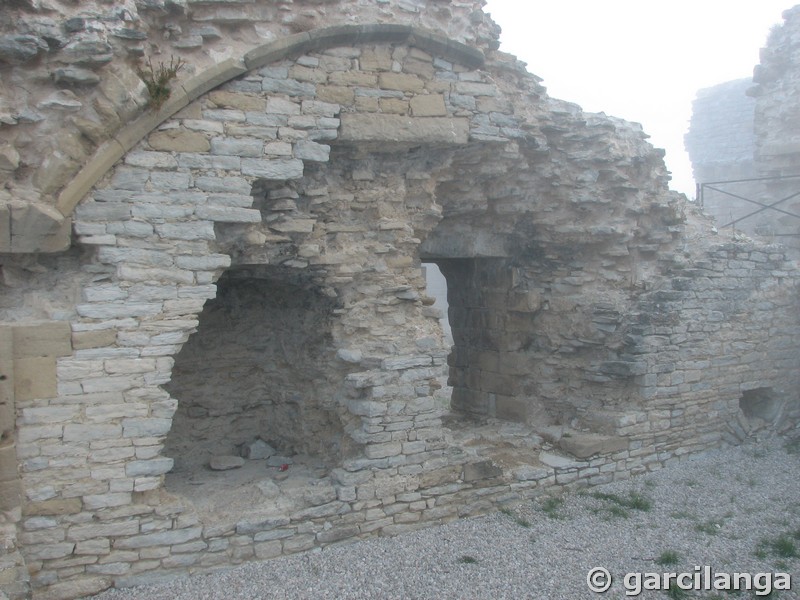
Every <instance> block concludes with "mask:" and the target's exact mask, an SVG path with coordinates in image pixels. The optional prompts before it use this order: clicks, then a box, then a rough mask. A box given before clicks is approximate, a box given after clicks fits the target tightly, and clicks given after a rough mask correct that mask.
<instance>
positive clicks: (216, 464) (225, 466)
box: [208, 456, 244, 471]
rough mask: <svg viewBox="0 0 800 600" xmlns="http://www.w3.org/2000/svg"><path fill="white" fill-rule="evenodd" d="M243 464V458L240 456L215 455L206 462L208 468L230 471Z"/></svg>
mask: <svg viewBox="0 0 800 600" xmlns="http://www.w3.org/2000/svg"><path fill="white" fill-rule="evenodd" d="M243 466H244V459H243V458H242V457H241V456H215V457H214V458H212V459H211V460H210V461H209V463H208V468H209V469H211V470H212V471H230V470H231V469H240V468H242V467H243Z"/></svg>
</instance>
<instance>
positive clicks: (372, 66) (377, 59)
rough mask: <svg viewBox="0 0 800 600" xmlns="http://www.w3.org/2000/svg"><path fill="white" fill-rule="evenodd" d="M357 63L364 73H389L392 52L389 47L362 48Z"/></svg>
mask: <svg viewBox="0 0 800 600" xmlns="http://www.w3.org/2000/svg"><path fill="white" fill-rule="evenodd" d="M358 62H359V66H360V67H361V69H362V70H364V71H391V69H392V64H393V62H394V61H393V60H392V50H391V48H389V46H374V47H371V48H364V49H363V50H362V51H361V56H360V58H359V60H358Z"/></svg>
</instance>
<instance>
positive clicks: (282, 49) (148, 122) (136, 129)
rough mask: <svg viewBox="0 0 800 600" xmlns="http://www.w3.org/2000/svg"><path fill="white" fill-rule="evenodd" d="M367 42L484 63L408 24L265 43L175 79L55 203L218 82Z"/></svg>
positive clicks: (340, 28)
mask: <svg viewBox="0 0 800 600" xmlns="http://www.w3.org/2000/svg"><path fill="white" fill-rule="evenodd" d="M368 42H385V43H394V42H408V43H409V44H410V45H412V46H416V47H419V48H420V49H423V50H427V51H430V52H432V53H434V54H436V55H438V56H441V57H442V58H444V59H447V60H452V61H454V62H456V63H459V64H463V65H465V66H467V67H470V68H474V67H478V66H480V65H482V64H483V62H484V55H483V53H482V52H481V51H480V50H478V49H476V48H472V47H470V46H467V45H465V44H462V43H460V42H457V41H455V40H449V39H447V38H446V37H444V36H441V35H438V34H436V33H433V32H429V31H424V30H422V29H419V28H417V27H412V26H409V25H394V24H380V23H375V24H366V25H336V26H332V27H326V28H322V29H317V30H313V31H310V32H304V33H299V34H295V35H290V36H287V37H284V38H280V39H278V40H275V41H272V42H268V43H266V44H263V45H262V46H259V47H257V48H253V49H252V50H250V51H249V52H247V53H246V54H245V55H244V56H243V57H242V58H240V59H227V60H225V61H223V62H221V63H219V64H217V65H215V66H214V67H212V68H211V69H207V70H206V71H204V72H203V73H201V74H199V75H196V76H194V77H191V78H189V79H187V80H185V81H182V82H180V84H179V85H180V89H179V90H173V92H172V94H171V96H170V98H169V100H168V101H167V102H166V103H165V104H164V105H163V106H162V107H161V108H160V109H159V110H158V111H157V112H154V113H148V114H145V115H143V116H141V117H139V118H138V119H137V120H136V121H135V122H133V123H131V124H129V125H127V126H125V127H123V128H122V129H121V130H120V131H119V132H117V133H116V134H115V135H114V136H113V138H112V139H111V140H109V141H108V142H106V143H105V144H104V145H103V146H101V147H100V148H99V149H98V150H97V151H96V152H95V154H94V156H93V157H92V158H91V159H90V161H89V162H88V163H87V165H86V166H85V167H84V168H83V169H81V171H80V172H79V173H78V174H77V175H76V176H75V177H74V178H73V180H72V181H71V182H70V183H69V184H67V186H66V187H65V188H64V189H63V190H62V191H61V192H60V194H59V196H58V200H57V202H56V207H57V208H58V210H59V211H60V212H61V214H62V215H63V216H64V217H69V216H70V215H71V214H72V211H73V210H74V209H75V207H76V206H77V205H78V203H79V202H80V201H81V200H82V199H83V198H84V197H85V196H86V194H87V193H88V192H89V190H90V189H91V188H92V186H93V185H94V184H95V183H97V182H98V181H99V180H100V179H101V178H102V177H103V175H105V174H106V173H107V172H108V170H109V169H110V168H111V166H113V165H114V163H115V162H116V161H117V160H119V159H120V158H121V157H122V156H123V154H124V153H125V152H127V151H128V150H130V149H131V148H132V147H133V146H134V145H136V143H137V142H139V141H140V140H141V139H142V138H143V137H144V136H146V135H147V134H148V133H150V132H151V131H153V129H155V128H156V127H158V126H159V125H160V124H161V123H163V122H164V121H165V120H166V119H168V118H169V117H171V116H172V115H174V114H175V113H176V112H178V111H179V110H181V109H182V108H184V107H185V106H186V105H187V104H189V102H191V101H192V100H195V99H196V98H199V97H200V96H202V95H203V94H204V93H206V92H208V91H210V90H212V89H214V88H215V87H218V86H219V85H221V84H222V83H224V82H226V81H229V80H231V79H233V78H234V77H237V76H239V75H241V74H243V73H246V72H247V71H250V70H254V69H258V68H260V67H263V66H264V65H267V64H269V63H272V62H275V61H278V60H281V59H282V58H285V57H288V56H292V55H296V54H300V53H302V52H305V51H308V50H320V49H324V48H331V47H334V46H339V45H347V44H360V43H368ZM59 225H60V224H59ZM59 249H62V248H59Z"/></svg>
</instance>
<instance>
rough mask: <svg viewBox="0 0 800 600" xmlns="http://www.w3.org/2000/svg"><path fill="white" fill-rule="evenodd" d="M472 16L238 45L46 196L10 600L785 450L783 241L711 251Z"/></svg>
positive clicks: (9, 386)
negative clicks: (437, 300)
mask: <svg viewBox="0 0 800 600" xmlns="http://www.w3.org/2000/svg"><path fill="white" fill-rule="evenodd" d="M175 4H176V5H177V3H175ZM210 5H213V3H202V4H200V3H198V4H195V3H191V2H190V3H189V4H188V7H189V8H191V11H189V12H187V13H186V15H188V18H189V19H190V20H191V19H192V18H197V15H199V14H206V13H205V12H203V11H205V10H210V8H209V6H210ZM170 6H172V5H170ZM314 6H317V7H318V9H319V10H322V8H321V7H323V6H326V5H325V4H322V5H314ZM349 6H350V5H349V4H345V3H342V7H343V11H344V13H345V14H346V13H347V10H349V8H348V7H349ZM444 6H445V4H444V3H437V2H430V3H414V4H411V3H405V2H400V3H398V4H397V5H394V4H392V3H389V4H387V5H386V6H385V10H386V11H394V12H392V14H391V15H390V16H391V18H392V19H393V18H395V17H396V16H397V15H398V14H400V15H402V14H408V15H411V17H410V18H413V19H414V20H415V23H418V24H422V25H425V26H427V27H431V26H433V25H434V23H435V19H436V18H438V17H439V16H440V12H441V10H443V7H444ZM449 6H452V7H453V11H457V10H462V9H466V8H469V7H471V4H470V5H469V6H467V5H466V4H464V5H463V6H462V5H461V4H459V3H452V4H451V5H449ZM256 7H261V5H260V4H253V5H252V6H251V5H249V4H248V5H247V6H246V7H244V8H242V7H238V6H237V8H235V9H230V8H225V9H224V10H223V9H222V8H219V7H217V8H216V9H215V10H217V11H221V12H220V13H219V14H229V13H228V12H226V11H228V10H236V11H242V10H247V11H250V10H256ZM473 8H474V7H473ZM412 9H413V10H412ZM169 10H173V9H171V8H169V7H167V6H165V7H164V11H166V12H165V13H164V14H169V15H172V16H171V17H170V18H173V19H176V20H180V19H182V18H187V17H186V16H184V17H181V16H180V15H179V13H175V12H169ZM258 10H261V8H258ZM264 10H267V9H266V8H265V9H264ZM269 10H272V8H270V9H269ZM353 10H355V9H353ZM192 11H199V12H192ZM295 11H296V8H295V9H292V11H291V13H292V14H296V12H295ZM287 12H288V11H287ZM270 14H272V13H270ZM472 14H473V15H475V14H476V13H472ZM481 15H482V13H481V14H477V16H474V17H473V18H472V21H469V20H466V21H463V23H469V22H474V24H475V30H474V31H477V32H478V33H469V34H466V33H464V34H463V35H462V34H454V33H452V32H448V33H449V35H450V36H451V37H450V38H445V37H441V36H440V35H439V34H435V33H432V32H431V31H429V30H428V29H425V28H423V27H417V26H415V27H411V26H410V25H400V24H397V23H392V24H381V23H372V24H367V25H351V26H346V27H329V28H315V29H312V30H311V31H310V32H309V33H305V34H296V35H294V36H288V37H287V36H280V37H277V38H276V39H275V40H274V41H272V42H269V43H266V44H262V45H255V44H253V45H249V46H248V43H247V38H246V36H244V37H245V41H244V42H241V45H242V46H243V47H244V48H246V49H247V52H246V53H243V56H242V57H232V58H230V59H228V61H227V62H225V63H224V64H222V65H221V66H218V67H214V68H212V69H211V70H210V71H209V72H208V73H199V74H198V75H197V76H195V77H193V78H187V79H184V80H183V82H182V84H181V87H180V89H179V90H177V93H176V94H175V95H174V96H173V97H172V99H171V100H170V102H169V103H168V104H167V105H165V106H164V108H162V109H161V110H160V111H159V112H158V113H153V112H146V113H144V114H143V116H142V117H141V118H140V119H139V120H136V121H134V122H132V123H131V124H130V125H128V126H126V127H123V128H122V129H120V130H119V131H117V132H116V133H114V132H106V135H109V136H111V135H113V138H112V142H111V143H110V145H106V146H104V147H103V148H102V149H101V150H100V151H98V152H97V153H96V154H94V155H93V157H92V158H91V160H90V161H89V162H88V163H87V164H86V165H85V166H84V167H83V169H82V170H81V172H80V173H78V175H77V176H76V177H75V178H73V179H71V180H70V181H69V182H67V183H66V184H65V186H64V187H63V189H62V190H61V192H60V193H59V196H58V198H56V199H55V200H56V204H55V205H54V206H55V207H56V208H55V209H54V210H58V211H59V212H60V214H61V215H62V217H63V219H64V222H65V223H69V221H68V220H67V219H72V221H73V223H72V231H73V236H74V239H72V240H71V242H70V248H69V249H67V250H64V251H62V252H58V253H52V254H47V253H39V254H37V255H33V254H30V253H17V254H8V255H6V256H4V262H3V273H4V278H5V285H6V288H5V289H4V294H3V296H2V306H0V310H2V314H3V319H4V321H5V322H6V325H4V326H3V328H2V329H0V334H2V337H0V340H1V341H2V343H3V344H4V352H3V357H4V364H5V365H6V367H5V371H4V375H5V376H6V378H5V379H4V380H3V381H0V389H2V390H3V393H4V395H3V396H2V398H3V404H0V407H3V409H4V411H5V412H3V413H0V414H2V415H3V420H2V421H0V425H1V426H2V431H3V432H4V434H3V438H2V439H3V446H2V451H3V454H2V456H3V460H4V462H3V463H2V464H3V470H2V471H1V472H0V475H1V476H2V479H3V489H4V490H13V493H4V496H3V498H2V500H3V505H2V508H3V509H4V511H5V512H4V513H3V515H4V517H3V519H4V521H3V524H2V527H3V529H2V531H3V536H4V548H5V550H4V552H5V554H4V555H2V556H1V557H0V559H1V560H2V562H0V566H2V570H1V571H0V576H1V577H2V579H0V581H3V582H4V583H3V584H2V585H3V587H2V589H3V591H5V593H6V594H7V595H8V596H9V597H24V596H25V594H26V593H28V592H29V590H32V591H33V594H34V596H35V597H38V598H73V597H78V596H81V595H85V594H90V593H94V592H96V591H99V590H102V589H105V588H106V587H109V586H111V585H117V586H125V585H133V584H137V583H144V582H148V581H155V580H158V579H160V578H163V577H168V576H174V575H177V574H184V573H187V572H197V571H202V570H205V569H211V568H214V567H219V566H220V565H229V564H236V563H239V562H242V561H245V560H252V559H265V558H271V557H274V556H278V555H281V554H286V553H291V552H297V551H301V550H305V549H309V548H313V547H315V546H325V545H327V544H331V543H335V542H337V541H340V540H343V539H348V538H357V537H366V536H370V535H377V534H383V535H389V534H394V533H399V532H402V531H406V530H410V529H413V528H416V527H421V526H425V525H428V524H432V523H439V522H443V521H446V520H449V519H453V518H457V517H459V516H467V515H471V514H476V513H480V512H483V511H486V510H490V509H491V508H492V507H493V506H495V505H497V504H502V503H504V502H512V501H518V500H521V499H525V498H528V497H531V496H532V495H534V494H537V493H540V492H541V491H542V490H544V489H548V488H551V487H553V486H572V485H583V484H596V483H603V482H608V481H613V480H615V479H621V478H626V477H629V476H630V475H631V474H635V473H638V472H641V471H643V470H647V469H655V468H659V467H660V466H662V465H664V464H668V463H669V462H671V461H674V460H679V459H680V458H681V457H682V456H684V455H686V454H689V453H691V452H696V451H700V450H703V449H707V448H710V447H715V446H718V445H720V444H723V443H737V442H738V441H740V440H743V439H746V438H747V437H748V436H753V435H767V434H769V433H771V432H774V431H778V430H784V429H787V428H789V427H791V426H793V424H794V422H795V419H796V417H797V400H798V398H797V390H798V385H797V384H798V369H797V367H798V353H797V342H796V340H797V334H798V332H800V329H799V327H800V323H798V320H799V319H800V317H799V316H798V315H800V311H798V310H797V309H798V295H797V285H798V282H797V272H796V269H795V268H794V266H793V265H792V264H791V263H790V262H789V261H787V260H786V259H785V256H784V253H783V251H782V249H781V248H780V247H778V246H764V245H758V244H755V243H753V242H749V241H746V240H738V239H733V238H722V237H717V236H714V235H712V233H711V229H712V228H711V225H710V223H709V222H707V221H706V219H705V217H703V216H701V215H699V214H697V213H696V211H695V210H694V209H693V208H692V207H691V206H690V205H688V204H687V203H686V202H685V199H683V198H682V197H680V196H679V195H677V194H676V193H674V192H670V191H668V189H667V177H668V174H667V172H666V170H665V167H664V164H663V161H662V154H661V152H659V151H657V150H654V149H653V148H652V147H650V146H649V145H648V144H647V143H646V141H645V135H644V134H643V132H642V131H641V129H640V128H639V127H637V126H635V125H631V124H629V123H626V122H624V121H620V120H617V119H613V118H609V117H606V116H604V115H590V114H585V113H583V112H582V111H581V110H580V109H579V108H578V107H577V106H575V105H571V104H568V103H564V102H560V101H556V100H553V99H550V98H548V97H547V95H546V93H545V90H544V88H543V87H542V86H541V85H540V84H539V82H538V80H537V78H536V77H534V76H532V75H530V74H528V73H527V72H526V71H525V69H524V66H523V65H521V64H520V63H518V62H517V61H516V60H515V59H513V58H512V57H510V56H508V55H505V54H502V53H499V52H495V51H493V50H491V48H490V45H489V43H488V42H486V38H482V37H481V35H480V32H481V31H483V29H482V28H484V27H486V25H485V24H486V20H485V17H484V16H481ZM368 16H369V17H372V16H374V15H372V14H371V13H369V14H368ZM382 16H383V17H384V18H385V19H389V18H390V16H387V14H386V13H383V14H382ZM365 18H366V17H365ZM378 20H380V19H378ZM181 22H183V21H181ZM448 22H449V21H448ZM455 22H458V20H456V21H455ZM276 23H277V21H276ZM469 27H471V26H469ZM469 27H467V26H466V25H465V30H464V31H467V32H469V31H473V30H471V29H470V28H469ZM461 41H466V42H469V45H467V44H462V43H461ZM479 47H482V49H483V51H480V50H478V49H477V48H479ZM209 55H213V53H211V52H209ZM14 76H16V77H19V76H20V74H19V73H18V72H16V71H15V75H14ZM114 144H116V145H117V146H119V147H118V148H116V147H115V146H114ZM115 148H116V149H115ZM115 152H116V153H117V154H116V156H118V157H119V160H118V161H117V159H116V158H114V156H115V154H114V153H115ZM109 153H110V154H109ZM34 171H35V169H34ZM26 173H27V172H25V173H20V174H19V177H17V176H15V182H16V183H15V184H14V185H12V186H10V188H9V189H11V190H16V189H18V188H17V187H15V186H19V189H22V188H23V187H24V186H26V185H28V183H29V180H28V179H27V178H26V177H27V175H26ZM31 181H32V180H31ZM39 202H40V203H41V202H43V200H39ZM73 208H74V212H73ZM61 211H63V212H61ZM44 212H47V214H51V215H52V212H51V211H44ZM12 213H13V211H12ZM55 221H58V218H55ZM63 226H64V225H63V223H60V222H59V223H57V224H56V225H54V226H53V228H51V229H39V228H38V225H37V226H36V227H33V229H34V230H35V231H37V232H39V233H42V232H44V233H42V235H39V234H38V233H37V236H35V237H37V239H39V240H42V239H50V240H52V239H58V238H59V235H61V234H60V233H59V232H61V231H62V228H63ZM18 231H20V232H21V231H23V230H18ZM15 235H22V233H17V234H15V229H14V228H13V226H12V228H11V242H12V247H11V248H10V249H11V250H16V249H21V248H26V247H27V246H25V245H24V244H22V245H19V246H14V243H13V242H14V239H15ZM37 243H38V242H37ZM422 262H433V263H436V264H437V265H439V267H440V268H441V270H442V272H443V273H444V275H445V277H446V278H447V282H448V290H449V292H448V296H449V297H448V300H449V305H450V324H451V327H452V331H453V339H454V345H453V348H452V349H451V348H449V347H448V346H447V345H445V343H444V339H443V336H442V330H441V326H440V323H439V318H440V316H441V315H440V314H439V312H438V311H437V310H435V309H433V308H432V306H431V304H432V299H430V298H428V297H427V296H426V295H425V278H424V275H423V272H422V269H421V263H422ZM445 363H449V365H450V382H449V383H450V385H452V387H453V395H452V402H451V404H452V408H451V409H448V408H446V407H442V406H441V405H440V403H439V402H438V401H437V399H436V392H437V388H438V387H439V386H440V383H439V381H438V378H439V374H440V372H441V368H442V366H443V365H444V364H445ZM239 454H244V455H245V456H246V458H245V459H242V458H241V457H240V456H238V455H239ZM215 458H217V459H225V460H227V461H228V464H229V466H230V465H231V464H232V463H236V465H237V466H238V467H239V468H236V469H231V470H215V471H211V470H209V469H208V468H207V465H208V464H209V463H210V462H211V461H212V460H213V459H215Z"/></svg>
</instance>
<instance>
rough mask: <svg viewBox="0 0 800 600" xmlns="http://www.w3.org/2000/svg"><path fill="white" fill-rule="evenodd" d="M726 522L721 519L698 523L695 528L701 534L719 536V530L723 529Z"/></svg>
mask: <svg viewBox="0 0 800 600" xmlns="http://www.w3.org/2000/svg"><path fill="white" fill-rule="evenodd" d="M723 525H724V522H723V521H722V520H721V519H709V520H708V521H703V522H701V523H697V524H696V525H695V526H694V528H695V531H699V532H700V533H705V534H707V535H717V534H718V533H719V530H720V529H722V526H723Z"/></svg>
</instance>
